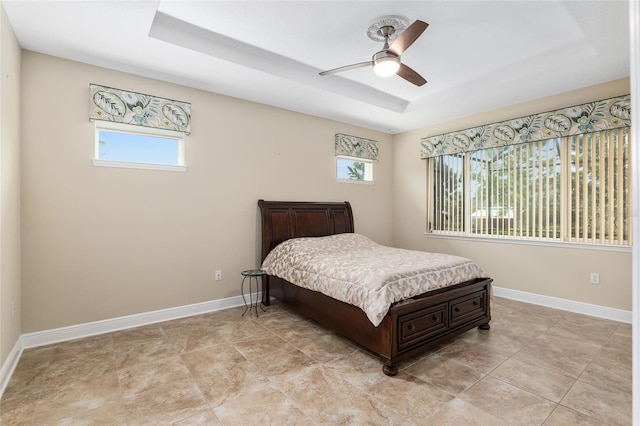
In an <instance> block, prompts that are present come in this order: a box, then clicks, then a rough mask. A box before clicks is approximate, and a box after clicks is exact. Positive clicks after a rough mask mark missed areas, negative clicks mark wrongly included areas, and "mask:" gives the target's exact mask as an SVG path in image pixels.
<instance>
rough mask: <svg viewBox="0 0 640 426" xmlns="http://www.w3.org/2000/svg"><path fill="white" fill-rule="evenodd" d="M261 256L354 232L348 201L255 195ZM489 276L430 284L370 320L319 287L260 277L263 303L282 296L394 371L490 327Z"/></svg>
mask: <svg viewBox="0 0 640 426" xmlns="http://www.w3.org/2000/svg"><path fill="white" fill-rule="evenodd" d="M258 205H259V207H260V216H261V223H262V254H261V256H262V258H261V260H262V262H264V261H265V259H266V258H267V256H268V255H269V254H270V253H271V252H272V250H274V249H275V248H276V247H277V246H278V245H279V244H280V243H283V242H285V241H288V240H292V239H302V240H304V239H305V237H326V236H334V235H338V234H348V233H354V220H353V213H352V210H351V205H350V204H349V202H340V203H337V202H326V203H325V202H299V201H295V202H286V201H264V200H259V201H258ZM492 281H493V280H492V279H491V278H487V277H480V278H473V279H469V280H466V281H463V282H457V283H454V284H451V285H447V286H446V287H441V288H437V289H435V290H430V291H427V292H425V293H422V294H418V295H415V296H412V297H410V298H406V299H403V300H400V301H397V302H394V303H393V304H391V306H390V307H389V308H388V310H387V311H386V314H385V315H384V316H383V317H382V318H381V319H380V320H379V321H376V322H378V324H377V325H374V323H373V322H372V320H371V318H370V316H367V313H365V311H364V310H363V309H361V308H360V307H357V306H355V305H352V304H350V303H345V302H343V301H340V300H337V299H335V298H333V297H330V296H327V295H325V294H323V293H321V292H319V291H315V290H311V289H308V288H304V287H300V286H298V285H295V284H292V283H291V282H289V281H287V280H285V279H283V278H280V277H278V276H276V275H270V274H267V275H265V276H264V277H263V292H262V296H263V303H264V304H265V305H269V303H270V300H271V298H275V299H278V300H280V301H282V302H283V303H284V304H285V305H287V306H289V307H290V308H291V309H293V310H295V311H296V312H299V313H301V314H303V315H305V316H307V317H309V318H311V319H313V320H315V321H317V322H318V323H320V324H322V325H324V326H325V327H327V328H329V329H331V330H332V331H335V332H337V333H339V334H341V335H343V336H345V337H346V338H348V339H350V340H352V341H353V342H355V343H357V344H359V345H360V346H362V347H364V348H366V349H368V350H369V351H371V352H373V353H375V354H377V355H379V356H380V358H381V360H382V362H383V366H382V370H383V372H384V373H385V374H386V375H388V376H394V375H396V374H397V373H398V364H399V362H400V361H402V360H404V359H407V358H409V357H412V356H415V355H417V354H419V353H421V352H424V351H426V350H428V349H429V348H432V347H434V346H436V345H438V344H440V343H441V342H443V341H445V340H447V339H450V338H452V337H454V336H456V335H459V334H461V333H464V332H466V331H468V330H470V329H472V328H475V327H478V328H480V329H482V330H488V329H489V328H490V326H489V321H490V320H491V310H490V297H489V296H490V291H491V282H492Z"/></svg>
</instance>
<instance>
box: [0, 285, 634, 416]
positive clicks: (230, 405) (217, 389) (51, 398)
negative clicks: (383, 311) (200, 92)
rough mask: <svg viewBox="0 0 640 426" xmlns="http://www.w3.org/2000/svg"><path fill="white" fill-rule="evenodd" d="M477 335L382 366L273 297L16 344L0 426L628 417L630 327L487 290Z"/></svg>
mask: <svg viewBox="0 0 640 426" xmlns="http://www.w3.org/2000/svg"><path fill="white" fill-rule="evenodd" d="M492 308H493V318H494V319H493V320H492V322H491V330H489V331H481V330H477V329H474V330H472V331H470V332H468V333H466V334H464V335H462V336H459V337H458V338H456V339H454V340H453V341H451V342H449V343H447V344H446V345H443V346H441V347H439V348H437V349H436V350H434V351H432V352H429V353H426V354H424V355H423V356H421V357H417V358H415V359H412V360H409V361H407V362H404V363H403V364H402V365H401V371H400V373H399V374H398V376H396V377H394V378H390V377H386V376H385V375H384V374H382V371H381V363H380V362H379V360H378V359H377V358H376V357H374V356H372V355H370V354H369V353H367V352H364V351H362V350H360V349H359V348H358V347H356V346H354V345H352V344H351V343H349V342H348V341H346V340H344V339H342V338H340V337H338V336H336V335H334V334H332V333H330V332H328V331H326V330H325V329H323V328H322V327H321V326H319V325H317V324H316V323H313V322H310V321H308V320H306V319H304V318H301V317H299V316H297V315H296V314H293V313H291V312H289V311H287V310H286V309H285V308H284V307H283V306H282V305H280V304H277V303H276V304H274V305H273V306H271V307H268V308H267V313H265V314H262V315H261V316H260V317H259V318H257V319H256V318H255V317H253V318H246V316H245V318H241V313H242V310H243V309H244V308H241V309H240V308H234V309H229V310H226V311H221V312H216V313H211V314H207V315H200V316H195V317H190V318H184V319H179V320H175V321H169V322H165V323H159V324H155V325H149V326H145V327H139V328H135V329H130V330H125V331H119V332H115V333H110V334H105V335H101V336H96V337H90V338H86V339H81V340H76V341H71V342H65V343H60V344H55V345H51V346H46V347H40V348H34V349H28V350H25V351H24V354H23V355H22V358H21V360H20V362H19V364H18V367H17V369H16V371H15V373H14V375H13V377H12V379H11V381H10V383H9V385H8V387H7V389H6V391H5V393H4V395H3V397H2V400H1V401H0V424H2V425H31V424H33V425H48V424H73V425H81V424H98V425H125V424H129V425H172V424H174V425H216V424H224V425H239V424H247V425H266V424H272V425H289V424H292V425H293V424H301V425H313V424H317V425H321V424H331V425H338V424H356V425H361V424H367V425H386V424H392V425H410V424H416V425H425V424H429V425H439V424H447V425H465V426H466V425H474V424H476V425H492V426H493V425H507V424H513V425H515V424H523V425H541V424H544V425H569V424H581V425H582V424H585V425H629V424H631V326H630V325H628V324H621V323H617V322H614V321H607V320H602V319H597V318H592V317H588V316H583V315H577V314H571V313H567V312H564V311H558V310H553V309H548V308H544V307H540V306H535V305H528V304H524V303H520V302H515V301H511V300H507V299H502V298H497V297H494V298H493V305H492Z"/></svg>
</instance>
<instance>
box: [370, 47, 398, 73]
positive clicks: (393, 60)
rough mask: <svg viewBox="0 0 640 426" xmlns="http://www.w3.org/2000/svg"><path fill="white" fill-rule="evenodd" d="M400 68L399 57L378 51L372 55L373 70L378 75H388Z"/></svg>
mask: <svg viewBox="0 0 640 426" xmlns="http://www.w3.org/2000/svg"><path fill="white" fill-rule="evenodd" d="M398 69H400V58H399V57H398V56H395V55H393V54H390V53H388V52H384V51H383V52H379V53H376V54H375V55H374V56H373V72H375V73H376V75H377V76H379V77H390V76H392V75H394V74H395V73H397V72H398Z"/></svg>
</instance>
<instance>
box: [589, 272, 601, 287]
mask: <svg viewBox="0 0 640 426" xmlns="http://www.w3.org/2000/svg"><path fill="white" fill-rule="evenodd" d="M591 284H600V274H599V273H597V272H592V273H591Z"/></svg>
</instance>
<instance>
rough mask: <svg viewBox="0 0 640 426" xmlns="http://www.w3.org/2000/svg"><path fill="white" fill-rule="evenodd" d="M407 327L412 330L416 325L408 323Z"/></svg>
mask: <svg viewBox="0 0 640 426" xmlns="http://www.w3.org/2000/svg"><path fill="white" fill-rule="evenodd" d="M407 328H408V329H409V331H413V330H415V329H416V326H415V325H413V324H409V325H408V326H407Z"/></svg>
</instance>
